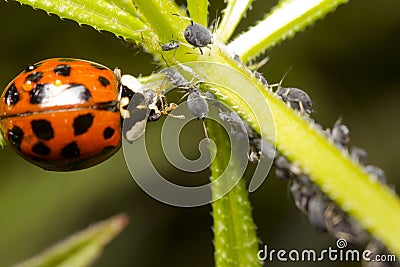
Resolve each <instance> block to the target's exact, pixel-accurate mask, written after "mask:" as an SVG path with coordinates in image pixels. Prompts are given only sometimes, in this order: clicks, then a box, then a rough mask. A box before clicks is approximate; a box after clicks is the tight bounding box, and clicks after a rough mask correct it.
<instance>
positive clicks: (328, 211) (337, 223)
mask: <svg viewBox="0 0 400 267" xmlns="http://www.w3.org/2000/svg"><path fill="white" fill-rule="evenodd" d="M325 134H326V135H327V137H328V138H329V139H331V140H332V141H333V142H334V144H335V145H337V146H338V147H339V148H340V149H343V150H345V151H348V153H349V154H350V155H351V157H352V159H353V160H354V161H356V162H358V163H359V164H361V165H362V166H364V170H365V171H366V172H368V173H370V174H372V175H373V176H374V177H376V179H377V180H379V181H380V182H382V183H386V178H385V174H384V172H383V170H381V169H380V168H378V167H376V166H373V165H367V152H366V151H365V150H364V149H362V148H357V147H351V148H350V149H348V146H349V144H350V131H349V128H348V127H347V126H346V125H344V124H342V123H341V121H340V120H338V121H337V122H336V123H335V124H334V126H333V128H332V129H327V130H325ZM274 165H275V174H276V176H277V177H278V178H279V179H282V180H289V192H290V194H291V195H292V197H293V200H294V203H295V205H296V207H297V208H298V209H299V210H301V211H302V212H303V213H305V214H306V215H307V216H308V219H309V221H310V223H311V224H312V225H313V226H314V227H316V228H317V229H318V230H320V231H322V232H329V233H330V234H331V235H333V236H334V237H336V238H344V239H346V240H347V241H348V242H349V243H352V244H353V245H356V246H359V247H365V246H367V245H368V244H369V246H372V245H373V244H376V243H377V241H376V240H373V239H371V237H370V235H369V234H368V233H367V232H366V231H365V230H364V229H363V228H362V227H361V226H360V225H359V224H358V223H357V222H356V221H355V220H354V219H353V218H351V217H350V216H349V215H348V214H346V213H345V212H344V211H343V210H342V209H341V208H339V207H338V206H337V205H336V204H335V203H334V202H333V201H332V200H331V199H330V198H329V197H328V196H327V195H326V194H324V193H323V192H322V191H321V190H320V189H319V188H318V187H317V186H316V185H315V184H314V183H313V182H312V181H311V180H310V177H309V176H308V175H306V174H304V173H302V171H301V170H300V168H299V167H297V165H296V164H295V163H291V162H289V161H288V160H287V159H286V158H285V157H284V156H282V155H278V156H277V158H276V159H275V162H274ZM381 249H382V250H383V248H381ZM366 266H368V265H366Z"/></svg>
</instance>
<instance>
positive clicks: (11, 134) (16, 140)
mask: <svg viewBox="0 0 400 267" xmlns="http://www.w3.org/2000/svg"><path fill="white" fill-rule="evenodd" d="M7 137H8V140H9V141H10V143H11V144H12V145H14V146H15V147H16V148H17V149H19V147H20V146H21V142H22V139H24V131H22V129H21V128H19V127H18V126H14V127H13V128H12V129H11V130H9V131H8V133H7Z"/></svg>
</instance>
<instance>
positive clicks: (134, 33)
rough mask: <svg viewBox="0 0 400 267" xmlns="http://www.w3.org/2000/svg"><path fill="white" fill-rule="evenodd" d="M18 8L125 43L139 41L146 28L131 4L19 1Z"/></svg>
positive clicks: (78, 0)
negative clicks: (53, 16) (119, 38)
mask: <svg viewBox="0 0 400 267" xmlns="http://www.w3.org/2000/svg"><path fill="white" fill-rule="evenodd" d="M18 2H20V3H21V4H25V5H30V6H32V7H33V8H38V9H42V10H45V11H46V12H47V13H52V14H57V15H58V16H59V17H60V18H67V19H71V20H74V21H76V22H78V23H79V24H86V25H90V26H92V27H93V28H95V29H96V30H105V31H109V32H112V33H114V34H115V35H117V36H122V37H123V38H125V39H132V40H134V41H136V42H138V43H139V42H140V41H141V34H140V33H141V31H143V30H144V29H146V28H148V26H147V24H146V23H145V22H143V21H141V20H140V19H139V18H140V17H141V15H140V14H138V13H137V12H136V10H135V7H134V6H133V4H132V2H131V1H126V0H125V1H123V0H119V1H107V0H99V1H91V0H70V1H62V0H49V1H37V0H18Z"/></svg>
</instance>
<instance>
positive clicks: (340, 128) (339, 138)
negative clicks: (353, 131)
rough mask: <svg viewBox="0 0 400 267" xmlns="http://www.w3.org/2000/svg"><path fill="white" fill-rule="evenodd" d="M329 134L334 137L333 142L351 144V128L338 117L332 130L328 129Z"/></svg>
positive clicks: (341, 144)
mask: <svg viewBox="0 0 400 267" xmlns="http://www.w3.org/2000/svg"><path fill="white" fill-rule="evenodd" d="M327 132H328V134H329V135H330V136H331V138H332V139H333V142H335V144H337V145H339V146H342V147H343V146H348V145H349V144H350V130H349V127H347V126H346V125H345V124H342V120H341V119H338V120H337V121H336V122H335V124H334V125H333V128H332V130H329V129H328V130H327Z"/></svg>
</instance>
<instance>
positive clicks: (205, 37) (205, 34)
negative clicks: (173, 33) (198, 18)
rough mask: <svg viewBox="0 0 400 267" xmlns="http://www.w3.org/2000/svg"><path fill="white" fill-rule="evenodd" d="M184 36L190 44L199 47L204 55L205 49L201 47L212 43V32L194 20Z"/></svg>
mask: <svg viewBox="0 0 400 267" xmlns="http://www.w3.org/2000/svg"><path fill="white" fill-rule="evenodd" d="M183 36H184V37H185V39H186V41H187V42H188V43H189V44H191V45H193V47H195V48H199V50H200V53H201V54H202V55H203V50H201V48H202V47H206V46H208V45H209V44H211V43H212V35H211V32H210V31H209V30H208V29H207V28H206V27H204V26H202V25H200V24H198V23H195V22H193V21H191V22H190V24H189V25H188V26H187V27H186V29H185V31H184V33H183Z"/></svg>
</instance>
